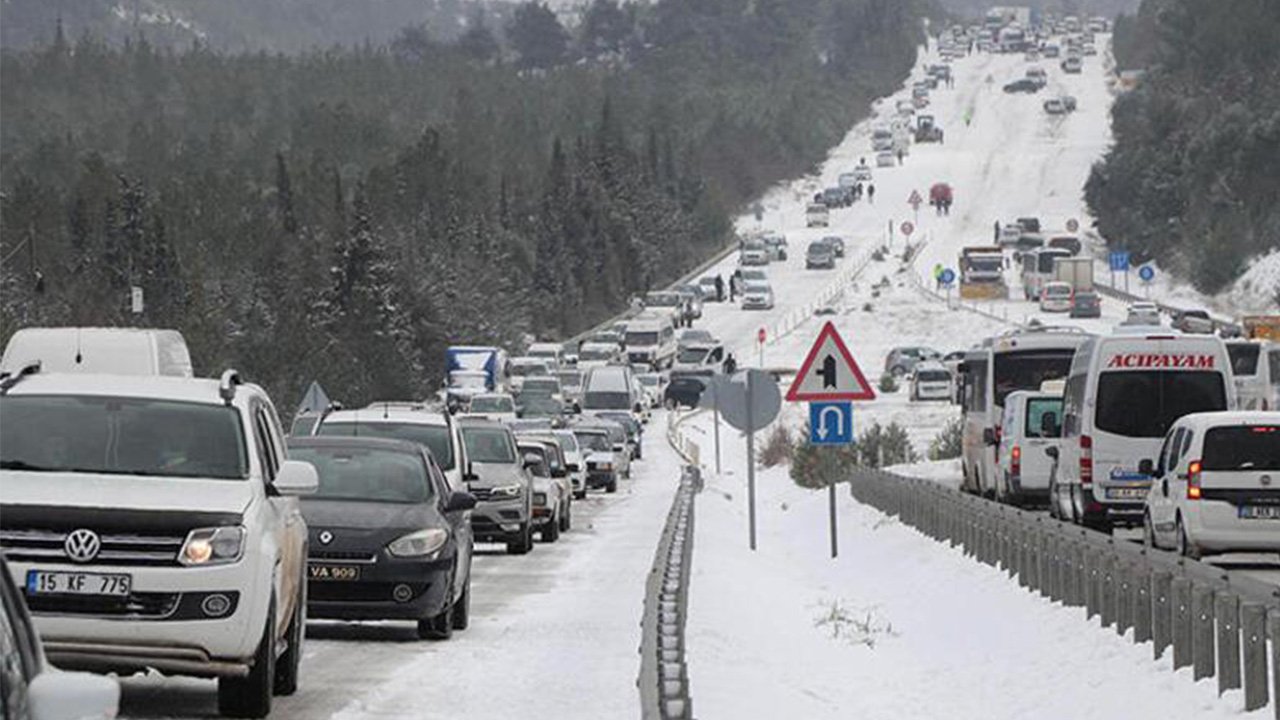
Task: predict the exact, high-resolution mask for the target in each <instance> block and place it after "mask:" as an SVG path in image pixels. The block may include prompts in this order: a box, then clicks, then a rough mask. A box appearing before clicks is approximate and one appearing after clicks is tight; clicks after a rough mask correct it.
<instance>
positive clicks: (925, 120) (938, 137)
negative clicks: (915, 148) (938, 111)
mask: <svg viewBox="0 0 1280 720" xmlns="http://www.w3.org/2000/svg"><path fill="white" fill-rule="evenodd" d="M915 140H916V142H918V143H935V142H936V143H941V142H942V141H943V133H942V128H941V127H939V126H938V124H937V122H936V121H935V120H934V117H933V116H932V115H917V116H916V134H915Z"/></svg>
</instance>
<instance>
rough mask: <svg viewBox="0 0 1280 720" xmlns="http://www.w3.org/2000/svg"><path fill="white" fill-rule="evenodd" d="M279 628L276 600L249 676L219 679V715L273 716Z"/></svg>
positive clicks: (259, 642)
mask: <svg viewBox="0 0 1280 720" xmlns="http://www.w3.org/2000/svg"><path fill="white" fill-rule="evenodd" d="M275 629H276V602H275V598H272V599H271V606H270V609H269V610H268V611H267V622H266V625H265V627H263V628H262V639H261V640H259V641H258V649H257V650H255V651H254V653H253V667H251V668H250V669H249V674H248V675H246V676H244V677H223V678H218V713H219V714H221V715H225V716H227V717H234V718H262V717H266V716H267V715H269V714H270V713H271V690H272V685H273V684H274V683H275V675H276V668H275V665H276V643H275Z"/></svg>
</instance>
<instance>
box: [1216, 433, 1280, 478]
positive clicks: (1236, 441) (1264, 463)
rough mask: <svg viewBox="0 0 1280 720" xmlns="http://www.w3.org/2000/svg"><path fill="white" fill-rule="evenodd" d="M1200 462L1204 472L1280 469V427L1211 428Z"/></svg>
mask: <svg viewBox="0 0 1280 720" xmlns="http://www.w3.org/2000/svg"><path fill="white" fill-rule="evenodd" d="M1200 462H1201V467H1202V469H1204V470H1268V471H1271V470H1280V425H1241V426H1234V427H1216V428H1210V429H1209V431H1208V432H1206V433H1205V435H1204V454H1203V456H1202V459H1201V461H1200Z"/></svg>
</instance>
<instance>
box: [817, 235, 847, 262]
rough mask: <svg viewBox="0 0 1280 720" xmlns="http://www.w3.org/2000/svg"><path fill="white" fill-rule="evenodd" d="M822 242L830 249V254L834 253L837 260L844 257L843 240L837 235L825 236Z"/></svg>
mask: <svg viewBox="0 0 1280 720" xmlns="http://www.w3.org/2000/svg"><path fill="white" fill-rule="evenodd" d="M822 242H824V243H826V244H827V245H829V246H830V247H831V252H833V253H835V255H836V257H837V258H842V257H844V238H842V237H840V236H839V235H827V236H825V237H823V238H822Z"/></svg>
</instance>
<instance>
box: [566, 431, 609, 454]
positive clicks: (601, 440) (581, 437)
mask: <svg viewBox="0 0 1280 720" xmlns="http://www.w3.org/2000/svg"><path fill="white" fill-rule="evenodd" d="M573 434H574V437H576V438H578V442H579V443H581V444H582V447H584V448H586V449H587V450H591V451H596V452H607V451H608V450H609V449H610V447H611V446H610V445H609V434H608V433H606V432H604V431H588V430H574V431H573Z"/></svg>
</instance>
